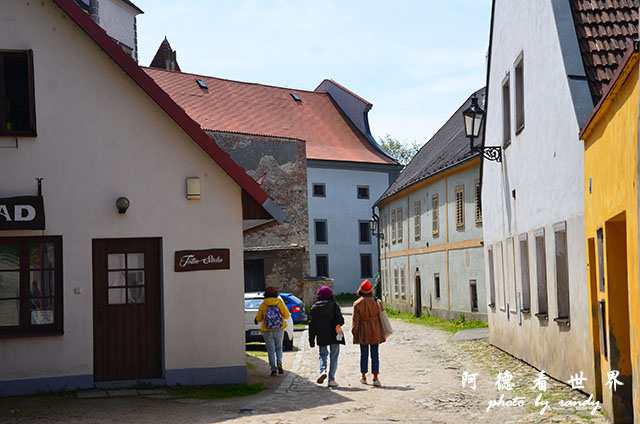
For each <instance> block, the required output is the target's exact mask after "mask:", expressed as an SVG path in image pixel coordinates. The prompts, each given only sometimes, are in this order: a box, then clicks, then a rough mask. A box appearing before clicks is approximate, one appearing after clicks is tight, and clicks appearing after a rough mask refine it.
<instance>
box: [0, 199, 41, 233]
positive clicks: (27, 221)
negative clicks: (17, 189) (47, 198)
mask: <svg viewBox="0 0 640 424" xmlns="http://www.w3.org/2000/svg"><path fill="white" fill-rule="evenodd" d="M44 229H45V228H44V201H43V200H42V197H41V196H20V197H7V198H4V199H0V230H44Z"/></svg>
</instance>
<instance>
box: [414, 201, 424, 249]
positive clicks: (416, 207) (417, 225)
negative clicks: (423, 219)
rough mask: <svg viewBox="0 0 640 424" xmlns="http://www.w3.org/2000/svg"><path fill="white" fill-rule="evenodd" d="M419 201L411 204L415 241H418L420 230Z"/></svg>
mask: <svg viewBox="0 0 640 424" xmlns="http://www.w3.org/2000/svg"><path fill="white" fill-rule="evenodd" d="M420 209H421V207H420V201H419V200H418V201H417V202H415V203H414V204H413V232H414V233H415V239H416V240H420V237H421V235H422V234H421V233H422V229H421V228H420V215H421V214H422V212H421V211H420Z"/></svg>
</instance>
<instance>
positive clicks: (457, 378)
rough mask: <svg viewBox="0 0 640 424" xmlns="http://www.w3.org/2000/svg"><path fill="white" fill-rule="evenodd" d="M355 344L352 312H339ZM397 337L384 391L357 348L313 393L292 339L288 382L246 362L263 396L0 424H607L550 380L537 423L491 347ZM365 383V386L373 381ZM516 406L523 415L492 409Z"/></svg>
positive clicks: (39, 407)
mask: <svg viewBox="0 0 640 424" xmlns="http://www.w3.org/2000/svg"><path fill="white" fill-rule="evenodd" d="M343 313H344V315H345V320H346V321H347V322H346V324H345V330H346V331H345V332H346V333H347V335H348V337H347V342H348V343H350V342H351V335H350V322H351V308H343ZM393 325H394V329H395V332H394V334H393V335H392V336H391V337H390V339H389V340H388V341H387V342H386V343H383V344H382V345H381V346H380V360H381V361H380V362H381V365H380V368H381V373H380V379H381V381H382V384H383V386H382V387H373V386H371V385H370V384H369V385H362V384H361V383H360V382H359V356H360V355H359V348H358V346H355V345H353V344H347V345H346V346H343V347H342V349H341V352H340V365H339V367H338V373H337V375H336V380H337V381H338V383H340V387H338V388H335V389H329V388H328V387H326V382H325V386H322V387H321V386H318V385H317V384H316V383H315V380H316V379H317V377H318V369H317V368H318V359H317V355H318V348H317V347H316V348H315V349H310V348H309V345H308V343H307V341H306V338H307V333H306V331H305V332H304V333H302V332H296V340H295V344H296V350H294V351H293V352H288V353H286V354H285V360H284V365H285V368H286V369H287V372H286V373H285V374H284V376H279V377H269V376H268V374H269V368H268V365H267V363H266V360H267V358H266V356H265V355H264V354H263V353H261V352H260V351H259V350H258V352H255V351H254V352H253V356H250V357H248V363H249V379H250V382H256V381H263V382H264V383H265V384H266V385H267V387H268V390H266V391H263V392H261V393H259V394H257V395H253V396H249V397H242V398H234V399H225V400H218V401H208V400H199V399H163V398H162V396H160V398H158V397H156V398H152V396H149V397H147V396H134V397H122V398H106V399H105V398H98V399H68V398H64V399H61V398H60V397H46V396H45V397H38V396H35V397H21V398H14V399H11V398H5V399H0V422H3V423H4V422H65V423H68V422H71V423H81V422H92V423H112V422H122V423H188V422H193V423H217V422H231V423H260V424H263V423H324V422H327V423H349V424H355V423H385V422H400V423H413V422H415V423H456V424H458V423H470V422H478V423H500V424H507V423H581V422H585V423H586V422H589V423H608V422H609V421H608V420H607V419H606V418H605V417H604V416H603V415H602V414H601V413H600V412H597V413H596V414H595V415H591V413H590V412H591V409H592V407H588V406H584V407H573V406H571V407H569V406H560V402H561V401H562V402H564V401H571V400H574V401H580V402H583V401H585V400H587V397H586V396H585V395H584V394H582V393H580V392H577V391H575V390H571V389H570V387H568V386H566V385H564V384H561V383H558V382H556V381H554V380H548V382H547V386H548V387H547V392H546V393H545V394H544V397H543V399H544V400H547V401H548V402H549V405H550V406H551V409H549V410H546V411H545V413H544V414H542V415H541V414H540V410H541V407H536V406H535V400H536V396H537V395H538V393H537V391H536V390H532V389H531V387H532V386H533V385H534V380H535V379H536V377H537V374H538V372H537V370H535V369H533V368H531V367H530V366H528V365H527V364H525V363H523V362H521V361H518V360H517V359H514V358H513V357H511V356H510V355H507V354H505V353H504V352H502V351H500V350H498V349H496V348H494V347H492V346H490V345H489V344H488V343H487V342H477V341H475V342H456V343H454V342H451V341H449V337H450V335H449V334H448V333H445V332H443V331H441V330H438V329H434V328H431V327H425V326H421V325H416V324H409V323H406V322H403V321H398V320H394V321H393ZM465 371H466V372H468V373H478V375H477V378H476V386H477V387H476V390H473V389H471V388H470V387H469V386H467V387H465V388H463V387H462V385H461V382H462V374H463V373H464V372H465ZM504 371H509V372H510V373H512V375H513V380H512V382H513V383H514V389H513V390H512V391H507V390H503V391H498V388H497V387H496V386H495V382H496V377H497V376H498V373H503V372H504ZM369 379H371V377H369ZM501 396H504V397H503V401H505V402H506V401H508V400H512V399H514V398H515V399H516V401H521V402H522V406H505V405H501V406H495V407H492V408H490V410H489V411H488V412H487V407H488V406H489V404H490V402H491V401H497V400H498V399H499V398H500V397H501Z"/></svg>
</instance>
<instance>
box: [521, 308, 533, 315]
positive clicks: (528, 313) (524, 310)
mask: <svg viewBox="0 0 640 424" xmlns="http://www.w3.org/2000/svg"><path fill="white" fill-rule="evenodd" d="M520 312H522V313H523V314H527V315H530V314H531V309H520Z"/></svg>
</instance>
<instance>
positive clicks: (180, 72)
mask: <svg viewBox="0 0 640 424" xmlns="http://www.w3.org/2000/svg"><path fill="white" fill-rule="evenodd" d="M140 67H141V68H142V69H151V70H153V71H165V72H172V73H178V74H184V75H191V76H194V77H200V78H210V79H215V80H218V81H226V82H235V83H238V84H246V85H257V86H260V87H267V88H277V89H279V90H294V91H300V92H303V93H309V94H320V95H328V93H323V92H318V91H312V90H304V89H301V88H291V87H281V86H277V85H271V84H263V83H259V82H248V81H238V80H232V79H229V78H221V77H213V76H210V75H202V74H194V73H193V72H184V71H172V70H169V69H162V68H152V67H149V66H140Z"/></svg>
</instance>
